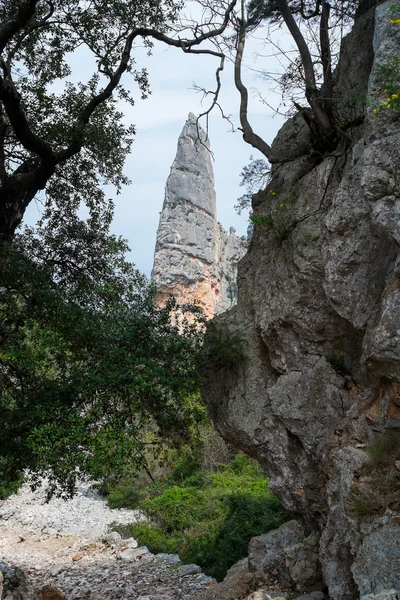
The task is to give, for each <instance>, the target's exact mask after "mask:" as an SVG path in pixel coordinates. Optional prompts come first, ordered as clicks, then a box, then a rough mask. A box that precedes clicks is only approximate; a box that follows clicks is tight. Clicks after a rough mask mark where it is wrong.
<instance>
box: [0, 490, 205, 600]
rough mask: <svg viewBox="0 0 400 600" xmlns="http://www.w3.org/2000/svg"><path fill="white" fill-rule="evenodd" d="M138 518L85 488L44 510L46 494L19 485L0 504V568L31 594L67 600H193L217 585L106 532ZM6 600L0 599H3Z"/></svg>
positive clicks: (169, 558) (191, 569)
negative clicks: (53, 592)
mask: <svg viewBox="0 0 400 600" xmlns="http://www.w3.org/2000/svg"><path fill="white" fill-rule="evenodd" d="M138 518H140V514H139V513H138V512H137V511H130V510H112V509H110V508H108V506H107V505H106V503H105V501H104V500H103V499H102V498H101V496H100V495H99V494H98V493H97V492H96V491H94V490H92V489H91V488H90V486H88V485H81V486H80V487H79V489H78V493H77V495H76V496H75V497H74V498H73V499H72V500H68V501H64V500H61V499H57V498H53V499H52V500H51V501H50V502H49V503H46V502H45V491H44V489H43V488H41V489H39V490H37V491H36V492H34V493H32V492H31V491H30V489H29V487H28V486H27V485H24V486H23V487H22V488H21V490H20V491H19V493H18V494H16V495H14V496H12V497H10V498H8V499H7V500H6V501H4V502H2V503H0V527H1V530H0V561H2V562H3V563H5V564H6V565H7V567H15V566H18V567H20V568H21V569H23V571H24V572H25V573H26V575H27V576H28V579H29V581H30V582H31V583H32V584H33V586H34V587H36V588H42V587H43V586H45V585H50V586H52V587H56V588H58V589H59V590H61V591H62V592H63V593H65V595H66V596H67V597H68V598H69V599H71V600H75V599H78V598H83V597H85V596H86V597H88V596H90V594H92V595H93V594H98V595H99V596H100V597H101V598H102V599H104V600H123V599H124V600H173V599H179V598H182V599H187V600H191V599H192V598H194V597H195V596H196V595H197V594H198V592H199V591H201V590H202V589H204V588H207V587H208V586H211V585H212V584H213V583H214V581H213V580H212V579H211V578H209V577H207V576H206V575H204V574H203V573H202V572H201V569H200V567H197V566H196V565H182V564H181V563H180V562H179V558H178V557H177V556H172V555H157V556H154V555H152V554H151V553H150V552H149V551H148V550H147V549H146V548H138V547H137V542H136V541H135V540H134V539H133V538H129V539H124V540H123V539H121V537H120V536H119V535H118V534H115V533H114V534H109V533H108V532H109V525H110V524H111V523H113V522H114V523H119V524H127V523H131V522H133V521H135V520H137V519H138ZM0 570H1V569H0ZM0 574H1V573H0ZM3 574H4V576H5V579H7V575H6V573H5V571H4V573H3ZM0 583H1V582H0ZM0 587H1V586H0ZM5 590H6V588H5ZM4 593H5V595H4V594H3V596H1V593H0V597H4V598H7V593H8V592H6V591H5V592H4ZM10 594H11V593H9V598H7V600H11V598H12V597H14V596H12V595H10Z"/></svg>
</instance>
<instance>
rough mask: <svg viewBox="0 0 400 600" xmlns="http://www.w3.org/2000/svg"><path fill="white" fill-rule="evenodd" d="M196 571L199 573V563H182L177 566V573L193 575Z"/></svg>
mask: <svg viewBox="0 0 400 600" xmlns="http://www.w3.org/2000/svg"><path fill="white" fill-rule="evenodd" d="M196 573H201V567H199V565H194V564H190V565H182V566H181V567H179V575H182V576H185V575H195V574H196Z"/></svg>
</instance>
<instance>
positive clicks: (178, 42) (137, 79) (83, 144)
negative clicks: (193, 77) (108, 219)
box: [0, 0, 233, 242]
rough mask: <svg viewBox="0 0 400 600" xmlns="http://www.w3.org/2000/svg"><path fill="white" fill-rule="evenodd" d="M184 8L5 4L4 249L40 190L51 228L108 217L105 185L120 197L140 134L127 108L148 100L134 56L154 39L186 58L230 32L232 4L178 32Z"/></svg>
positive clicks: (0, 117) (104, 2)
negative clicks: (73, 218)
mask: <svg viewBox="0 0 400 600" xmlns="http://www.w3.org/2000/svg"><path fill="white" fill-rule="evenodd" d="M182 8H183V2H182V1H181V0H142V1H141V2H138V1H137V0H98V1H96V2H90V1H89V0H82V2H80V1H77V0H5V1H4V2H2V3H1V5H0V22H1V24H2V26H1V28H0V52H1V55H2V65H1V66H2V68H1V73H0V203H1V209H2V210H1V212H0V239H2V240H3V241H7V242H9V241H10V240H12V238H13V236H14V233H15V230H16V228H17V226H18V225H19V223H20V222H21V219H22V217H23V215H24V212H25V210H26V208H27V206H28V204H29V202H31V201H32V199H33V198H34V197H35V196H36V195H37V193H38V192H39V191H40V190H43V189H46V196H45V219H48V218H50V216H51V215H54V213H55V212H56V213H57V214H58V216H60V214H63V215H65V214H68V215H71V214H76V212H77V209H78V207H79V206H80V205H81V203H85V204H86V205H87V207H88V209H89V211H90V214H91V216H94V214H95V213H96V210H97V208H98V207H103V209H106V208H107V204H108V200H107V199H106V196H105V192H104V185H105V184H111V185H112V186H113V187H114V188H115V189H116V190H117V192H118V191H119V190H120V189H121V186H122V185H124V184H126V183H127V182H128V179H127V177H126V175H125V174H124V171H123V167H124V161H125V158H126V156H127V154H128V153H129V151H130V149H131V145H132V141H133V136H134V133H135V128H134V126H133V125H132V124H131V123H129V122H128V123H127V122H126V118H125V117H126V113H127V111H126V110H124V107H123V105H121V101H122V102H123V103H125V104H126V103H128V104H131V105H133V104H134V103H135V98H141V99H145V98H147V97H148V95H149V94H150V90H149V77H148V72H147V69H146V68H140V67H138V65H137V63H136V60H135V56H134V52H135V48H137V46H138V45H141V46H142V47H145V48H147V50H148V53H149V54H151V48H152V46H153V40H154V39H156V40H158V41H161V42H163V43H165V44H167V45H169V46H175V47H177V48H180V49H181V50H183V51H186V52H189V51H190V50H191V49H192V47H193V46H198V45H201V44H202V42H204V41H205V40H208V39H211V38H213V37H215V36H216V35H217V34H221V33H222V32H223V31H224V29H225V28H226V26H227V24H228V20H229V14H230V11H231V10H232V8H233V4H232V5H231V6H230V7H229V6H223V8H222V9H221V7H220V6H214V5H213V4H212V3H207V2H206V3H204V2H202V9H203V11H202V20H201V21H194V20H192V19H188V20H183V21H181V22H178V20H179V16H180V14H181V10H182ZM179 33H180V34H181V35H178V34H179ZM139 40H140V41H139ZM201 52H202V50H201V49H197V50H196V53H197V54H198V53H201ZM205 52H206V53H209V50H205ZM76 65H79V66H80V69H79V70H78V69H76V70H75V66H76ZM82 65H83V67H82ZM127 75H130V84H131V85H130V86H129V85H127V84H129V77H127ZM81 77H82V80H79V79H80V78H81Z"/></svg>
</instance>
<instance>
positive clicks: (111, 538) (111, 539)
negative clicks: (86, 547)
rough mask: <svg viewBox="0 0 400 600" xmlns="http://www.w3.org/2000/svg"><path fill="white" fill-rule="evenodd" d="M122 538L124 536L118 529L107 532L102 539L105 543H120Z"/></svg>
mask: <svg viewBox="0 0 400 600" xmlns="http://www.w3.org/2000/svg"><path fill="white" fill-rule="evenodd" d="M121 540H122V536H121V534H119V533H118V532H117V531H110V533H105V534H104V535H103V536H102V538H101V541H102V542H103V543H104V544H118V543H119V542H120V541H121Z"/></svg>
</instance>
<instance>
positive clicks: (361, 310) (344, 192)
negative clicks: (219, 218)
mask: <svg viewBox="0 0 400 600" xmlns="http://www.w3.org/2000/svg"><path fill="white" fill-rule="evenodd" d="M391 4H392V3H391V2H389V3H385V4H381V5H380V6H378V7H377V8H376V9H375V8H374V9H370V10H369V11H366V12H365V13H364V14H362V15H361V16H360V17H359V19H358V20H357V22H356V24H355V26H354V28H353V31H352V33H351V34H350V35H349V36H348V37H347V38H345V40H344V42H343V45H342V51H341V57H340V64H339V68H338V71H337V73H336V79H335V91H336V97H337V98H339V99H340V101H339V102H338V104H337V107H336V110H337V111H338V112H339V114H340V120H341V121H342V123H343V124H344V138H345V139H346V144H344V145H343V147H339V148H338V150H337V151H336V152H333V153H331V154H330V155H327V156H325V157H323V158H321V157H320V158H318V157H315V156H314V157H312V156H311V157H310V156H308V157H303V158H300V159H297V160H296V161H293V162H292V163H288V164H284V165H281V166H277V167H275V168H274V170H273V175H272V179H271V182H270V184H269V186H268V188H267V190H265V191H263V192H259V193H258V194H257V195H256V196H255V198H254V201H253V209H254V214H255V215H256V216H259V217H261V219H260V224H259V225H256V227H255V231H254V235H253V238H252V241H251V244H250V248H249V251H248V253H247V255H246V256H245V258H244V259H243V260H242V261H241V264H240V267H239V275H238V288H239V296H238V304H237V306H236V307H234V308H233V309H232V310H230V311H228V312H226V313H224V314H223V315H220V316H219V317H217V318H216V319H214V320H213V325H215V328H217V330H218V331H220V333H221V335H222V337H223V338H224V339H225V340H227V343H229V340H231V342H232V340H234V341H235V344H236V345H238V344H239V343H240V345H241V348H240V349H239V350H238V351H237V355H238V356H240V354H242V356H243V355H245V357H244V358H242V360H237V361H235V364H232V361H231V362H229V361H228V362H227V363H226V365H225V366H223V365H221V361H217V362H212V361H210V363H209V364H207V365H206V366H205V367H204V369H203V372H202V395H203V398H204V399H205V400H206V402H207V404H208V406H209V409H210V412H211V414H212V417H213V419H214V422H215V424H216V426H217V429H218V430H219V432H220V433H221V434H222V436H223V437H224V438H225V439H226V440H228V441H230V442H233V443H234V444H235V445H237V446H239V447H241V448H242V449H243V450H244V451H246V452H247V453H249V454H250V455H252V456H254V457H255V458H257V459H258V460H259V461H260V463H261V464H262V465H263V467H264V468H265V470H266V472H267V473H268V474H269V475H270V477H271V482H270V483H271V488H272V489H273V491H274V492H275V493H276V494H277V496H278V497H279V498H280V499H281V500H282V502H283V503H284V505H285V506H286V507H287V508H288V509H289V510H290V511H292V513H293V514H294V515H295V516H296V518H297V519H298V520H299V522H301V524H302V526H303V527H304V532H305V536H308V535H309V534H313V535H314V538H315V535H317V538H316V539H319V542H318V550H317V551H318V552H319V562H320V565H321V566H322V573H323V579H324V582H325V585H326V586H327V587H328V590H329V595H330V596H331V597H332V598H334V599H335V600H348V599H351V598H355V597H358V596H359V595H361V596H363V595H366V594H370V593H372V594H378V593H380V592H382V591H383V590H385V589H386V590H387V589H390V588H392V589H395V590H400V527H399V525H400V512H399V509H400V473H399V470H400V462H399V459H400V454H399V448H400V260H399V244H400V184H399V182H400V133H399V111H391V110H385V111H378V112H377V113H376V114H374V113H373V108H374V102H375V103H376V102H377V101H376V100H375V98H376V97H378V98H382V93H384V91H383V90H384V87H385V84H384V80H383V79H382V77H383V74H384V73H385V72H386V75H385V77H387V72H388V69H387V67H388V65H389V67H390V65H392V63H393V61H394V60H396V57H397V56H400V27H399V26H397V27H396V26H394V25H391V24H390V19H391V13H390V11H389V8H390V6H391ZM386 95H387V94H386ZM383 97H384V96H383ZM365 100H366V101H365ZM308 136H309V133H308V129H307V126H306V124H305V122H304V120H303V118H302V117H301V115H296V116H295V117H294V118H293V119H291V120H290V121H288V122H287V123H286V124H285V125H284V127H283V128H282V130H281V131H280V133H279V134H278V136H277V139H276V140H275V142H274V148H275V149H276V150H279V149H283V148H290V146H291V145H297V144H298V143H299V142H304V143H307V141H308ZM313 161H314V162H313ZM264 216H268V218H269V221H268V222H269V223H271V219H272V221H273V224H274V225H273V226H272V227H271V226H269V227H267V226H266V225H265V224H264V225H263V217H264ZM264 221H265V223H267V221H266V220H265V219H264ZM240 340H241V341H240ZM209 343H210V342H209ZM232 343H233V342H232ZM209 354H210V355H212V352H211V351H210V352H209ZM313 532H314V533H313Z"/></svg>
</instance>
